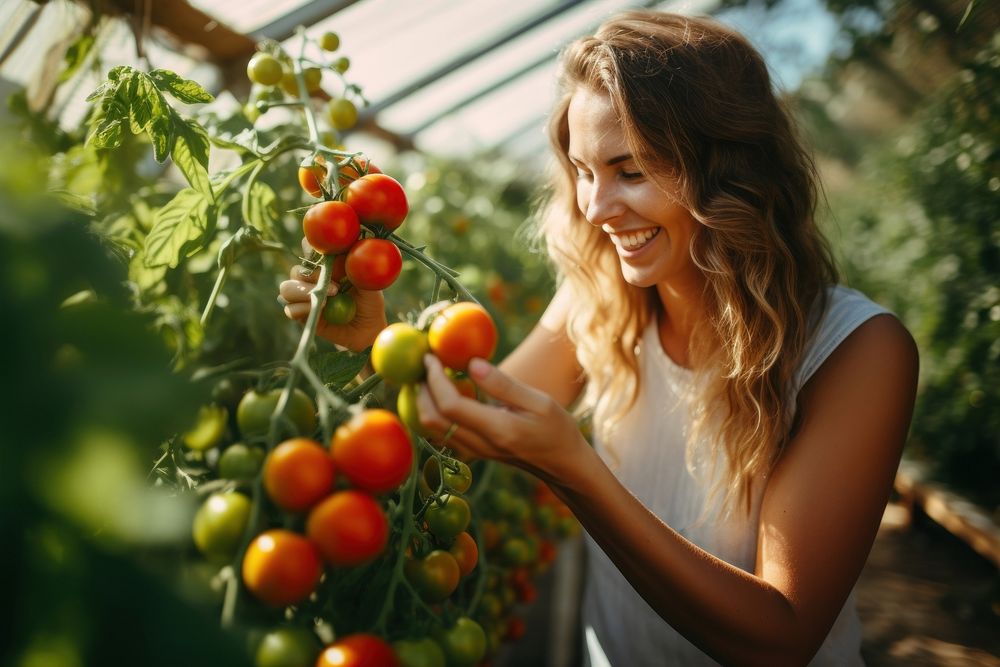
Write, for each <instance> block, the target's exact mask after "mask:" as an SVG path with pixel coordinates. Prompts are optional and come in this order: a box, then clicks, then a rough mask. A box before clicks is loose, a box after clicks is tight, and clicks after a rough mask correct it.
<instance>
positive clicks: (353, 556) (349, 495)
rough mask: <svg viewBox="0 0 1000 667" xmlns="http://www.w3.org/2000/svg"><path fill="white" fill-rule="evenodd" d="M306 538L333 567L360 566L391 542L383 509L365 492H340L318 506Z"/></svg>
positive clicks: (309, 521) (311, 517)
mask: <svg viewBox="0 0 1000 667" xmlns="http://www.w3.org/2000/svg"><path fill="white" fill-rule="evenodd" d="M306 534H307V535H308V536H309V539H311V540H312V541H313V542H314V543H315V544H316V546H318V547H319V551H320V553H321V554H322V555H323V558H325V559H326V562H328V563H329V564H330V565H334V566H338V567H347V566H352V565H360V564H361V563H365V562H368V561H370V560H372V559H373V558H375V557H376V556H378V555H379V554H380V553H382V551H383V550H384V549H385V545H386V543H387V542H388V541H389V522H388V520H386V518H385V513H384V512H383V511H382V507H381V506H380V505H379V504H378V502H376V501H375V499H374V498H372V497H371V496H370V495H368V494H367V493H364V492H362V491H353V490H349V491H338V492H337V493H334V494H332V495H331V496H329V497H328V498H327V499H326V500H324V501H323V502H321V503H320V504H318V505H316V507H314V508H313V510H312V512H310V513H309V519H308V520H307V521H306Z"/></svg>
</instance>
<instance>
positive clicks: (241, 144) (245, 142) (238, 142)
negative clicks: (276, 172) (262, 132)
mask: <svg viewBox="0 0 1000 667" xmlns="http://www.w3.org/2000/svg"><path fill="white" fill-rule="evenodd" d="M211 141H212V143H213V144H215V145H216V146H218V147H219V148H227V149H229V150H232V151H236V152H237V153H240V154H245V153H253V154H254V155H256V154H257V131H256V130H253V129H250V128H247V129H245V130H243V131H242V132H240V133H239V134H237V135H235V136H232V137H229V138H226V137H220V136H218V135H213V136H212V137H211Z"/></svg>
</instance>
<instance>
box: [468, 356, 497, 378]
mask: <svg viewBox="0 0 1000 667" xmlns="http://www.w3.org/2000/svg"><path fill="white" fill-rule="evenodd" d="M492 368H493V365H492V364H491V363H490V362H488V361H486V360H485V359H480V358H479V357H476V358H474V359H473V360H472V361H470V362H469V375H471V376H472V377H474V378H475V379H477V380H482V379H483V378H484V377H486V376H487V375H489V374H490V370H491V369H492Z"/></svg>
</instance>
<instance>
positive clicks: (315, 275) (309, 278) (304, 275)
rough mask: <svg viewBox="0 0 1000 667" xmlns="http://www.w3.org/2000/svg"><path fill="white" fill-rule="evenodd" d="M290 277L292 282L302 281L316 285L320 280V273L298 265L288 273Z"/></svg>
mask: <svg viewBox="0 0 1000 667" xmlns="http://www.w3.org/2000/svg"><path fill="white" fill-rule="evenodd" d="M288 277H289V278H291V279H292V280H302V281H305V282H307V283H315V282H316V281H317V280H319V271H316V270H314V269H310V268H308V267H305V266H302V265H301V264H296V265H295V266H293V267H292V270H291V271H289V272H288Z"/></svg>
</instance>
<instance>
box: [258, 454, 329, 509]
mask: <svg viewBox="0 0 1000 667" xmlns="http://www.w3.org/2000/svg"><path fill="white" fill-rule="evenodd" d="M333 480H334V465H333V459H332V458H330V454H329V453H328V452H327V451H326V449H324V448H323V446H322V445H321V444H319V443H318V442H316V441H315V440H310V439H308V438H292V439H291V440H285V441H284V442H282V443H281V444H280V445H278V446H277V447H275V448H274V450H272V451H271V453H270V454H269V455H268V457H267V460H266V461H265V462H264V490H265V491H267V495H268V497H269V498H270V499H271V500H273V501H274V504H275V505H277V506H278V507H280V508H282V509H284V510H288V511H289V512H301V511H303V510H306V509H309V508H310V507H312V506H313V505H315V504H316V503H318V502H319V501H320V500H322V499H323V498H324V497H325V496H326V495H327V494H328V493H330V491H331V490H332V489H333Z"/></svg>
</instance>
